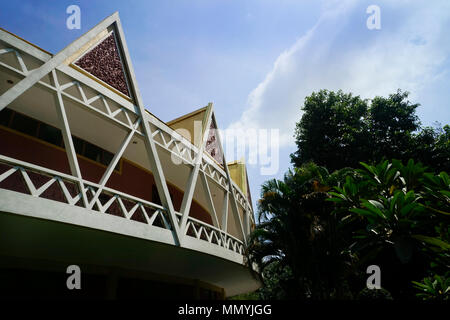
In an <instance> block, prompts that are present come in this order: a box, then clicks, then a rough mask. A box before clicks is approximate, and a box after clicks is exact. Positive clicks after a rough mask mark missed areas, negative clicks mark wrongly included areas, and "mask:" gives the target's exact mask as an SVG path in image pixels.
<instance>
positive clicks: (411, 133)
mask: <svg viewBox="0 0 450 320" xmlns="http://www.w3.org/2000/svg"><path fill="white" fill-rule="evenodd" d="M418 106H419V104H413V103H411V102H410V101H409V100H408V92H402V91H401V90H398V91H397V92H396V93H394V94H391V95H389V96H388V97H387V98H386V97H375V98H373V99H372V100H371V101H369V100H363V99H361V98H360V97H359V96H353V95H352V94H350V93H343V92H342V91H341V90H339V91H337V92H333V91H328V90H321V91H319V92H317V93H316V92H313V93H312V94H311V95H310V96H308V97H306V98H305V102H304V105H303V108H302V110H303V115H302V118H301V120H300V121H299V122H298V123H297V125H296V130H295V139H296V144H297V151H296V152H294V153H293V154H291V161H292V163H293V164H294V165H295V166H301V165H302V164H303V163H306V162H308V161H313V162H315V163H317V164H318V165H321V166H325V167H326V168H328V169H329V170H338V169H341V168H344V167H353V168H356V167H358V165H359V161H363V162H367V163H372V164H373V163H377V162H379V161H380V160H382V159H394V158H395V159H400V160H402V161H407V160H408V159H410V158H412V159H415V160H416V161H421V162H422V163H424V164H425V165H427V166H429V167H430V168H431V170H435V171H437V172H439V171H449V170H450V127H449V126H448V125H447V126H444V128H438V129H433V128H430V127H425V128H421V127H420V122H419V119H418V117H417V115H416V109H417V107H418Z"/></svg>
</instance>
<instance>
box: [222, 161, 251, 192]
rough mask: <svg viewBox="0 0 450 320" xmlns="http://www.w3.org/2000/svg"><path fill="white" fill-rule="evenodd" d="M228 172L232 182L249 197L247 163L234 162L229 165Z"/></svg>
mask: <svg viewBox="0 0 450 320" xmlns="http://www.w3.org/2000/svg"><path fill="white" fill-rule="evenodd" d="M227 166H228V171H229V172H230V177H231V180H233V181H234V183H236V184H237V186H238V187H239V189H241V190H242V192H243V193H244V194H245V195H246V196H248V195H249V192H248V191H249V190H248V179H247V170H246V167H245V163H244V162H243V161H233V162H230V163H228V164H227Z"/></svg>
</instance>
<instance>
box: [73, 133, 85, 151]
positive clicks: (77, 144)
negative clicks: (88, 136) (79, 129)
mask: <svg viewBox="0 0 450 320" xmlns="http://www.w3.org/2000/svg"><path fill="white" fill-rule="evenodd" d="M72 141H73V146H74V148H75V152H76V153H77V154H83V152H84V141H83V140H81V139H80V138H77V137H74V136H72Z"/></svg>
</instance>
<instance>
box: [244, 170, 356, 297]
mask: <svg viewBox="0 0 450 320" xmlns="http://www.w3.org/2000/svg"><path fill="white" fill-rule="evenodd" d="M339 176H342V173H339V172H338V173H335V174H333V175H330V174H329V173H328V171H327V170H326V169H325V168H324V167H319V166H317V165H315V164H313V163H308V164H306V165H303V166H302V167H300V168H294V169H292V170H289V171H288V172H287V173H286V175H285V176H284V179H283V180H282V181H281V180H276V179H273V180H269V181H267V182H265V183H264V184H263V185H262V189H261V199H260V200H259V203H258V213H259V224H258V226H257V228H256V229H255V230H254V232H253V233H252V235H251V237H250V241H249V246H248V248H247V256H248V259H249V263H250V264H253V263H256V264H257V265H258V267H259V270H260V274H261V275H262V280H263V281H266V283H267V281H270V280H271V279H267V277H266V279H264V275H265V274H267V273H268V271H269V270H270V272H271V273H272V274H273V272H274V269H275V273H276V272H278V273H279V274H281V273H283V274H286V272H287V273H288V274H290V279H289V281H287V282H286V281H285V284H284V288H283V289H284V290H285V291H286V295H287V297H288V298H299V299H306V298H313V299H332V298H342V297H344V295H345V293H346V292H347V290H346V288H345V285H344V283H345V281H344V278H345V277H346V275H347V274H348V269H349V266H350V264H349V256H348V255H347V254H346V252H343V250H342V248H345V245H346V244H345V240H346V239H345V237H342V235H341V232H340V230H339V227H338V223H337V220H336V215H334V214H332V210H333V204H332V203H330V202H326V201H325V200H326V199H327V198H329V195H328V193H327V191H328V190H330V187H329V185H333V184H334V183H335V182H336V180H337V179H339Z"/></svg>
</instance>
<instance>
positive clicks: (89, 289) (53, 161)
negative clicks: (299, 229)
mask: <svg viewBox="0 0 450 320" xmlns="http://www.w3.org/2000/svg"><path fill="white" fill-rule="evenodd" d="M0 94H1V96H0V289H2V290H0V291H1V292H2V293H1V295H3V296H6V297H8V296H9V297H16V296H17V297H35V296H40V297H55V296H56V297H80V298H83V297H99V298H105V297H106V298H117V297H119V298H121V297H124V298H134V297H142V298H147V297H149V298H167V299H173V298H208V299H218V298H224V297H227V296H231V295H235V294H239V293H244V292H249V291H252V290H255V289H256V288H258V287H259V285H260V284H259V282H258V280H257V279H256V278H255V277H254V274H253V272H251V270H250V268H249V267H248V266H247V265H246V261H245V255H244V254H245V252H244V251H245V245H246V241H247V237H248V235H249V233H250V232H251V230H252V228H253V227H254V215H253V208H252V204H251V197H250V190H249V188H248V177H247V174H246V171H245V165H244V164H243V163H240V162H233V163H229V164H227V162H226V159H225V155H224V152H223V149H222V144H221V141H220V136H219V135H218V134H217V119H216V118H215V116H214V109H213V106H212V104H211V103H210V104H208V105H207V106H205V107H204V108H201V109H198V110H196V111H194V112H192V113H190V114H188V115H185V116H182V117H180V118H177V119H175V120H173V121H170V122H168V123H165V122H163V121H161V120H159V119H158V118H157V117H155V116H154V115H153V114H152V113H151V112H149V111H148V110H147V109H146V108H145V106H144V104H143V102H142V98H141V95H140V93H139V89H138V86H137V83H136V78H135V75H134V70H133V67H132V64H131V60H130V58H129V54H128V49H127V45H126V42H125V38H124V35H123V30H122V27H121V23H120V20H119V16H118V14H117V13H115V14H113V15H111V16H110V17H108V18H106V19H105V20H103V21H102V22H100V23H99V24H98V25H97V26H95V27H94V28H92V29H91V30H90V31H89V32H87V33H86V34H84V35H83V36H82V37H80V38H79V39H77V40H76V41H74V42H73V43H71V44H70V45H68V46H67V47H66V48H65V49H63V50H62V51H60V52H59V53H57V54H50V53H49V52H46V51H45V50H43V49H41V48H39V47H37V46H35V45H33V44H31V43H29V42H27V41H26V40H24V39H21V38H20V37H18V36H16V35H14V34H11V33H9V32H8V31H6V30H3V29H0ZM150 110H151V108H150ZM70 265H76V266H79V267H80V270H81V284H82V285H81V289H79V290H69V289H68V288H67V286H66V279H67V278H68V276H69V274H67V267H68V266H70Z"/></svg>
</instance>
